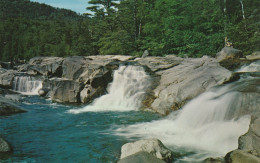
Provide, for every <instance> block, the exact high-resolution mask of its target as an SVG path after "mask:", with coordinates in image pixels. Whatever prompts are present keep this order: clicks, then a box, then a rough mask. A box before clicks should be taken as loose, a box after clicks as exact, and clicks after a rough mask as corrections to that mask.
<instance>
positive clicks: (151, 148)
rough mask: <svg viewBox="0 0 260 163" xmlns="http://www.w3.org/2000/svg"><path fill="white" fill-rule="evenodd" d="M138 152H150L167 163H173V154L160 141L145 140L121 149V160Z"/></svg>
mask: <svg viewBox="0 0 260 163" xmlns="http://www.w3.org/2000/svg"><path fill="white" fill-rule="evenodd" d="M138 152H148V153H149V154H151V155H153V156H155V157H156V158H158V159H161V160H163V161H165V162H169V163H170V162H172V161H173V154H172V152H171V151H170V150H169V149H167V148H166V147H165V146H164V145H163V144H162V142H161V141H160V140H158V139H144V140H139V141H136V142H133V143H127V144H124V145H123V146H122V148H121V157H120V158H121V159H123V158H125V157H127V156H131V155H133V154H136V153H138Z"/></svg>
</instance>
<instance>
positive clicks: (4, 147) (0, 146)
mask: <svg viewBox="0 0 260 163" xmlns="http://www.w3.org/2000/svg"><path fill="white" fill-rule="evenodd" d="M11 151H12V147H11V145H10V144H9V143H8V142H7V141H5V140H4V139H3V138H1V137H0V154H1V153H7V152H11Z"/></svg>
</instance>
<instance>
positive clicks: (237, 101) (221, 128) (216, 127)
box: [114, 61, 260, 162]
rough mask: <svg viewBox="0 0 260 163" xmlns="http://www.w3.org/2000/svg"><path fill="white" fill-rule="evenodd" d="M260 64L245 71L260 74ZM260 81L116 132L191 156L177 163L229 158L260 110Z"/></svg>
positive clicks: (215, 92) (218, 90) (221, 90)
mask: <svg viewBox="0 0 260 163" xmlns="http://www.w3.org/2000/svg"><path fill="white" fill-rule="evenodd" d="M259 65H260V62H259V61H258V62H254V63H251V64H250V65H248V66H244V67H242V68H241V71H243V72H252V71H253V72H260V71H259V69H258V68H259ZM259 83H260V79H259V77H248V78H241V79H240V80H239V81H236V82H234V83H231V84H227V85H224V86H219V87H215V88H212V89H211V90H209V91H207V92H205V93H203V94H201V95H200V96H198V97H197V98H195V99H193V100H191V101H190V102H189V103H187V104H186V105H185V106H184V107H183V108H182V109H181V110H180V111H177V112H173V113H172V114H170V115H169V116H168V117H166V118H165V119H163V120H157V121H153V122H146V123H139V124H135V125H129V126H126V127H125V126H123V127H120V128H117V129H114V134H116V135H120V136H125V137H127V138H137V137H139V138H149V137H153V138H158V139H160V140H161V141H162V142H163V143H164V144H165V145H167V146H168V147H169V148H171V149H172V150H173V151H176V152H178V153H187V154H184V156H183V157H182V158H181V159H180V160H178V161H177V162H201V161H202V160H204V159H205V158H208V157H220V156H225V154H226V153H228V152H229V151H232V150H234V149H237V147H238V138H239V136H241V135H243V134H244V133H246V132H247V130H248V128H249V123H250V116H249V115H248V114H250V113H251V114H254V111H256V112H257V110H259V108H260V104H259V98H260V96H259V94H260V87H259Z"/></svg>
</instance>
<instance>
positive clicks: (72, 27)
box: [0, 0, 260, 61]
mask: <svg viewBox="0 0 260 163" xmlns="http://www.w3.org/2000/svg"><path fill="white" fill-rule="evenodd" d="M89 4H91V7H88V8H87V11H91V12H89V14H87V13H86V14H84V15H78V14H77V13H75V12H72V11H70V10H65V9H57V8H53V7H50V6H48V5H45V4H39V3H35V2H30V1H29V0H1V1H0V9H1V10H0V60H5V61H16V60H18V59H26V60H28V59H30V58H31V57H34V56H63V57H64V56H72V55H113V54H120V55H136V56H140V55H141V54H142V52H143V51H144V50H149V52H150V54H151V55H154V56H163V55H166V54H176V55H179V56H183V55H185V56H190V57H200V56H203V55H209V56H214V55H215V54H216V52H218V51H219V50H220V49H221V48H222V47H223V46H224V38H225V37H228V39H229V40H230V41H231V42H233V44H234V46H235V48H237V49H240V50H242V51H243V52H244V54H245V55H248V54H250V53H252V52H253V51H256V50H260V49H259V48H260V9H259V7H258V6H260V1H258V0H247V1H244V0H207V1H191V0H149V1H148V0H121V1H120V2H119V1H116V0H90V1H89Z"/></svg>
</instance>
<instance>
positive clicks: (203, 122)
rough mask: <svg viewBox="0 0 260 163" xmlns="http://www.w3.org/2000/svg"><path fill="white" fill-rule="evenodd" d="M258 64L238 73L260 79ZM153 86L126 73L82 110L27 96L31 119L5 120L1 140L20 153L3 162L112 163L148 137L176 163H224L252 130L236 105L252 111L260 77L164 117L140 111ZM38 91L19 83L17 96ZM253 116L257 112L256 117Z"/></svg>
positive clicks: (132, 69)
mask: <svg viewBox="0 0 260 163" xmlns="http://www.w3.org/2000/svg"><path fill="white" fill-rule="evenodd" d="M259 65H260V63H259V61H258V62H254V63H251V64H250V65H247V66H244V67H242V68H241V69H240V70H238V71H237V72H239V73H245V72H257V73H258V72H259ZM150 80H151V79H150V77H149V75H147V74H146V73H145V71H144V69H143V68H142V67H139V66H120V67H119V69H118V70H116V71H115V72H114V76H113V82H112V83H110V85H109V86H108V93H107V94H106V95H103V96H101V97H99V98H97V99H96V100H95V101H94V102H93V103H92V104H90V105H87V106H84V107H80V106H70V105H67V106H66V105H61V104H55V103H52V102H51V101H48V100H45V99H43V98H41V97H37V96H28V97H27V98H25V99H24V100H23V101H22V103H21V107H23V108H25V109H26V110H28V111H29V112H27V113H24V114H17V115H14V116H11V117H8V118H6V117H0V124H1V125H0V133H1V134H2V135H1V136H4V137H5V138H7V140H8V141H10V142H12V144H13V147H14V154H13V155H12V156H11V157H9V158H7V159H6V160H5V162H47V161H51V162H84V161H86V160H87V161H89V162H114V161H115V160H117V159H118V158H119V156H120V148H121V146H122V145H123V144H124V143H127V142H129V141H135V140H140V139H142V138H150V137H153V138H159V139H160V140H161V141H162V142H163V143H164V144H165V145H166V146H167V147H168V148H170V149H171V150H172V151H173V152H174V158H175V162H200V161H202V160H203V159H205V158H208V157H219V156H220V157H221V156H224V155H225V154H226V153H227V152H229V151H231V150H233V149H236V148H237V147H238V137H239V136H240V135H243V134H244V133H246V132H247V130H248V127H249V122H250V116H248V115H247V114H248V113H247V112H244V111H243V110H241V109H238V108H239V107H238V106H240V107H241V106H243V107H241V108H244V107H247V105H246V104H247V101H248V100H249V101H250V98H251V95H250V94H248V93H250V91H251V92H260V87H259V81H260V79H259V76H257V75H256V76H253V77H252V76H246V77H245V78H241V79H240V80H239V81H236V82H233V83H230V84H226V85H223V86H218V87H214V88H212V89H210V90H209V91H207V92H205V93H203V94H201V95H200V96H198V97H197V98H194V99H193V100H191V101H190V102H188V103H187V104H186V105H185V106H184V107H183V108H182V109H181V110H179V111H175V112H173V113H171V114H170V115H169V116H167V117H164V118H162V117H161V116H159V115H158V114H154V113H149V112H142V111H138V110H139V109H140V108H141V107H142V100H143V98H144V97H145V93H146V91H147V90H148V89H149V87H150ZM40 86H41V82H39V81H37V80H35V79H33V78H30V77H24V76H21V77H17V78H15V82H14V90H16V91H19V92H23V93H26V94H34V93H35V92H36V90H37V89H38V88H40ZM248 86H250V87H249V89H245V88H247V87H248ZM244 96H246V99H244V98H242V97H244ZM252 97H254V94H253V96H252ZM243 100H244V101H243ZM245 101H246V102H245ZM250 105H253V106H256V107H258V106H259V103H257V101H256V100H255V101H252V103H250ZM254 109H258V108H251V110H250V111H251V112H253V111H254Z"/></svg>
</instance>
